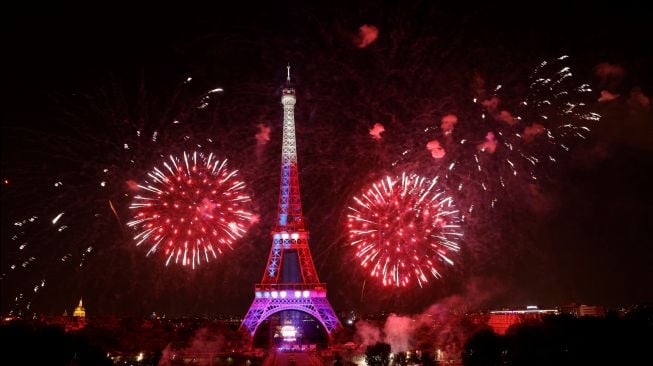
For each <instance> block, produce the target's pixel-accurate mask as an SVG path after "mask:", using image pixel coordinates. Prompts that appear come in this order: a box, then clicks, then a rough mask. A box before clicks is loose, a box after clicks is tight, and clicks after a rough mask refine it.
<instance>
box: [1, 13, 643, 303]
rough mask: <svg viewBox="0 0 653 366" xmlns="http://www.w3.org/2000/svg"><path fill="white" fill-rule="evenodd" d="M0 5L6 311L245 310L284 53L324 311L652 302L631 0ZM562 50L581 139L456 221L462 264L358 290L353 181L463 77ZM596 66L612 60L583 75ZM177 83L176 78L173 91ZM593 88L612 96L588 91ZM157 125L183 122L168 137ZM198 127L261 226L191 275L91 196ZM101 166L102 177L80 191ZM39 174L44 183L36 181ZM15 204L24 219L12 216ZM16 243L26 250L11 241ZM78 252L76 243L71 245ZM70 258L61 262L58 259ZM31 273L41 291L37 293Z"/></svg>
mask: <svg viewBox="0 0 653 366" xmlns="http://www.w3.org/2000/svg"><path fill="white" fill-rule="evenodd" d="M4 18H5V19H4V20H3V27H5V29H4V31H3V38H4V42H3V44H4V52H3V59H4V60H3V61H4V62H3V64H4V67H3V69H4V76H3V86H4V90H3V101H4V104H5V105H4V108H3V110H4V113H3V121H2V178H3V180H5V179H6V180H8V182H9V183H8V184H7V183H3V186H2V195H1V200H2V201H1V202H2V272H3V279H2V287H1V289H2V312H3V313H6V312H8V311H9V310H11V309H12V308H14V307H15V306H16V305H15V303H14V299H15V297H16V296H17V295H18V294H20V293H23V294H24V295H23V299H21V300H20V301H19V307H25V305H26V304H27V302H29V301H31V305H30V307H31V310H32V311H36V312H45V313H59V312H61V311H62V310H63V309H64V308H66V307H67V308H68V309H69V310H70V308H71V307H72V306H74V304H75V303H76V300H77V298H78V297H79V296H81V295H83V296H84V298H85V300H86V303H87V304H88V308H89V310H90V311H91V313H95V314H98V313H100V314H106V313H118V314H134V315H143V314H147V313H149V312H151V311H157V312H164V313H169V314H172V315H190V314H206V313H216V312H233V313H244V312H245V311H246V307H247V306H248V305H249V303H250V301H251V298H252V296H253V293H252V289H251V287H252V285H253V284H254V283H255V282H257V281H258V280H259V279H260V276H261V275H262V271H263V267H264V264H265V260H266V259H267V255H268V251H269V246H270V242H269V239H268V238H267V235H268V233H269V229H270V228H271V226H272V221H273V217H274V210H275V205H276V199H277V198H276V197H277V192H278V186H277V185H278V169H279V167H278V164H279V148H280V130H279V128H278V127H279V126H280V119H281V113H280V108H279V107H280V106H279V104H278V98H279V87H278V86H279V85H280V83H281V81H282V80H283V73H284V71H285V69H284V66H285V64H286V62H288V61H291V62H292V63H293V64H294V65H295V69H296V78H297V82H298V106H297V129H298V130H297V136H298V145H299V160H300V162H299V164H300V167H301V177H300V180H301V184H302V195H303V204H304V209H305V215H306V216H307V219H308V220H309V223H311V226H310V230H311V233H312V237H313V243H312V250H313V255H314V259H315V262H316V266H317V267H318V272H319V274H320V276H321V279H322V280H324V281H326V282H328V284H329V289H330V290H329V297H330V299H331V301H332V304H333V305H334V307H336V308H342V309H350V308H356V309H360V310H363V311H377V310H380V309H383V310H388V309H390V310H397V311H420V310H421V309H423V308H424V307H426V306H428V305H430V304H432V303H435V302H437V301H440V300H441V299H443V298H445V297H448V296H452V295H456V294H463V295H466V294H469V288H470V286H472V287H475V286H476V287H478V289H477V290H475V291H472V292H473V293H474V295H473V296H478V297H479V299H481V298H482V301H481V300H478V299H476V300H475V299H468V300H469V303H470V304H473V306H479V307H484V306H488V307H489V306H524V305H526V304H530V303H538V304H542V305H559V304H565V303H571V302H578V303H601V304H606V305H618V304H629V303H641V302H647V301H651V300H652V298H651V297H652V294H653V285H652V284H651V281H650V278H651V277H652V275H653V273H652V269H653V266H651V261H652V259H653V249H652V248H651V245H650V244H651V239H650V234H649V231H650V230H649V228H650V226H651V224H653V214H652V213H651V208H652V207H653V193H651V189H650V182H649V180H648V179H647V178H648V176H650V172H651V171H653V143H652V141H653V121H652V117H651V116H652V115H651V111H650V105H648V106H643V105H642V104H641V103H640V102H637V101H634V99H633V97H632V96H633V95H634V94H633V92H634V91H637V90H641V92H642V93H643V94H644V95H646V96H649V97H650V96H652V95H653V90H652V89H651V85H653V73H652V72H651V68H650V67H651V65H653V57H652V55H651V50H653V44H651V43H652V42H651V38H650V36H649V34H648V33H647V32H646V31H645V30H646V29H647V27H646V23H647V22H648V19H647V18H646V11H644V10H643V9H641V8H640V7H639V6H637V5H631V4H629V3H627V2H619V3H616V4H612V5H611V7H609V8H608V7H602V6H601V5H598V4H590V5H574V6H571V7H570V6H568V5H565V4H563V3H555V2H542V3H540V4H530V3H529V4H524V5H522V6H521V7H512V6H510V7H509V6H492V5H483V6H476V5H468V4H467V5H450V4H446V5H442V4H431V2H428V1H425V2H409V3H404V4H402V5H396V4H393V3H391V2H386V3H381V4H376V3H372V2H369V3H367V2H363V3H357V4H351V5H342V4H341V5H334V4H332V3H331V2H318V3H315V4H312V2H311V3H307V4H302V3H299V2H297V3H296V2H274V3H269V4H267V5H254V4H243V6H242V7H240V8H225V7H216V8H204V7H202V6H195V7H191V6H188V7H183V8H177V7H166V6H163V7H162V8H161V6H160V5H156V6H155V5H152V6H151V7H150V8H132V7H128V6H117V5H115V4H111V5H106V7H105V8H90V7H89V8H86V9H84V8H74V9H73V8H72V7H68V8H59V7H57V8H50V9H47V8H41V9H38V10H34V9H22V10H21V9H18V10H16V11H14V12H13V13H7V14H5V16H4ZM363 24H369V25H374V26H376V27H378V29H379V35H378V38H377V39H376V40H375V41H374V42H373V43H371V44H370V45H369V46H367V47H366V48H358V47H356V44H355V43H356V37H357V33H358V29H359V27H360V26H362V25H363ZM563 54H567V55H569V56H571V61H570V62H571V64H572V66H573V67H574V71H575V74H576V75H575V76H576V77H578V78H579V80H582V81H584V82H587V83H589V84H590V86H591V87H592V88H593V90H594V91H593V94H592V95H591V98H590V100H588V103H589V104H591V107H592V108H593V110H596V111H597V112H599V113H601V114H602V115H603V116H604V118H603V119H602V121H601V122H600V124H599V125H597V126H596V128H594V129H593V131H592V134H591V135H590V136H589V138H588V140H587V141H579V142H578V143H577V144H576V146H574V149H572V152H570V153H569V154H568V155H567V156H566V157H565V158H564V159H562V160H561V161H560V162H559V164H557V166H556V167H554V168H549V169H546V170H545V171H544V172H543V174H542V176H543V178H544V179H543V180H542V182H541V183H540V185H539V186H538V188H537V189H538V193H537V194H531V195H525V193H524V191H527V190H528V189H526V188H525V187H527V186H528V182H526V181H519V180H516V181H515V182H513V183H512V184H514V185H515V186H517V188H515V189H514V190H508V191H506V192H502V193H499V196H500V201H499V204H498V207H497V208H495V209H487V210H485V211H483V210H481V211H480V213H479V215H480V218H476V219H475V220H474V221H473V222H472V223H473V227H467V228H466V231H467V234H466V235H467V237H468V239H467V241H468V242H467V243H466V244H467V245H466V247H465V248H464V253H463V254H461V258H459V260H458V261H457V263H459V265H457V266H456V270H453V271H450V272H448V273H446V274H445V277H444V279H443V280H440V281H437V282H435V283H434V284H433V285H431V286H429V287H427V288H425V289H419V288H417V289H411V290H409V291H386V290H381V289H379V288H377V287H375V286H374V285H372V284H370V283H369V282H367V283H366V285H365V286H366V287H365V291H364V292H361V289H362V287H363V281H364V280H365V276H364V275H363V274H362V273H360V271H357V270H356V269H355V268H356V265H355V264H354V263H352V262H351V260H350V257H351V256H352V252H351V251H349V250H348V248H347V247H346V246H345V245H344V241H343V235H342V230H343V225H342V224H343V222H344V215H345V214H343V212H344V207H346V205H347V202H348V200H349V199H350V197H351V195H352V194H354V193H355V192H356V191H357V190H358V189H360V188H361V186H362V185H363V184H366V183H367V182H369V181H370V180H371V179H373V178H374V177H376V176H377V175H378V174H380V173H379V172H388V171H390V170H391V168H390V165H389V163H390V162H391V161H392V160H393V156H396V155H397V153H398V152H401V150H402V149H403V148H404V147H405V146H413V145H410V144H412V143H414V146H423V145H422V143H423V141H422V140H420V139H422V138H423V137H421V135H419V136H418V134H420V133H421V132H420V131H422V130H423V127H424V126H428V125H429V123H430V124H436V123H437V121H439V118H440V117H441V116H442V115H444V114H447V113H457V114H459V115H461V116H462V115H465V113H466V112H465V108H466V107H465V104H464V102H463V101H465V102H466V101H467V100H469V99H471V97H469V95H470V94H469V93H468V92H469V85H470V84H471V81H472V80H473V79H474V75H481V77H483V78H484V79H485V80H486V81H487V83H488V85H490V84H496V83H501V82H502V80H506V83H507V84H506V85H507V86H506V89H510V88H511V87H512V88H513V89H512V90H513V92H514V93H518V91H519V90H521V89H520V88H523V84H524V83H525V81H523V80H527V79H526V78H527V76H528V72H529V70H531V69H532V68H533V67H534V66H535V65H536V64H537V63H539V62H541V60H546V59H551V58H555V57H558V56H560V55H563ZM602 63H609V64H611V65H613V66H614V65H618V66H619V67H621V69H623V70H625V72H624V73H622V74H619V75H617V76H615V74H611V76H609V77H600V76H599V75H597V74H596V72H595V71H596V70H597V69H596V67H597V65H599V64H602ZM188 77H192V78H193V82H192V83H190V84H189V85H185V84H184V83H183V81H184V80H186V78H188ZM218 86H219V87H223V88H224V90H225V93H224V95H222V96H220V97H218V98H216V99H214V100H211V105H210V107H208V108H206V109H205V110H202V111H200V112H189V111H193V110H194V109H195V106H196V104H195V103H196V101H197V97H198V96H201V95H202V93H203V92H204V91H206V90H210V89H212V88H215V87H218ZM636 88H640V89H636ZM600 90H608V91H610V92H611V93H613V94H620V95H621V97H620V98H617V99H616V100H613V101H611V102H608V103H598V102H596V100H597V99H598V97H599V92H600ZM424 116H426V117H424ZM174 119H180V120H182V122H184V123H185V124H184V123H182V125H181V126H180V127H174V128H175V129H172V128H171V127H170V126H171V125H170V121H172V120H174ZM427 120H428V121H431V122H428V121H427ZM434 121H435V122H434ZM374 122H381V123H383V124H384V125H385V126H386V132H385V135H384V141H385V144H387V145H382V144H380V143H376V142H374V141H372V140H371V139H370V136H369V135H368V133H367V130H368V129H369V128H370V127H371V125H372V124H373V123H374ZM259 123H264V124H268V125H270V126H272V133H271V141H270V143H269V144H267V145H265V146H262V147H261V146H258V147H257V146H256V140H255V138H254V135H255V134H256V133H257V131H258V129H257V125H258V124H259ZM139 129H140V130H142V131H144V132H143V133H144V134H145V135H146V134H148V133H149V134H151V133H152V132H153V131H159V133H160V135H159V136H160V140H159V141H158V142H157V143H150V142H148V141H146V140H144V141H140V140H138V141H139V142H137V143H135V144H134V145H133V148H132V149H131V150H129V151H124V150H122V149H121V148H122V145H123V143H125V142H127V141H135V140H134V133H135V131H136V130H139ZM183 135H188V136H190V137H189V139H188V140H184V139H182V138H181V136H183ZM209 137H210V138H212V140H213V141H214V142H212V145H211V148H213V149H214V150H216V151H220V152H221V153H224V154H225V155H227V156H230V157H231V159H232V162H234V163H235V164H236V165H239V166H241V167H242V170H243V173H244V176H245V177H246V178H247V179H248V181H249V182H251V187H252V189H253V190H254V196H255V198H256V201H257V205H258V210H259V212H260V214H261V222H260V223H259V224H258V225H257V226H256V227H254V228H253V229H252V232H251V233H250V235H249V236H248V237H247V238H246V241H245V243H243V244H242V246H241V247H240V248H239V249H237V250H236V251H234V252H233V253H228V254H227V255H225V257H224V258H221V259H220V260H219V261H218V262H217V263H213V264H211V265H209V266H207V267H205V268H203V269H201V270H199V271H195V272H192V273H191V272H189V271H186V270H182V269H179V268H167V269H166V268H165V267H164V266H163V265H162V264H161V263H160V260H158V259H151V258H145V256H144V253H143V252H142V251H139V250H136V249H135V248H133V243H132V242H131V241H130V240H129V239H128V238H127V236H128V233H127V232H126V230H127V229H126V228H125V227H123V226H121V225H120V224H118V223H117V222H116V220H115V218H114V216H113V214H112V213H111V212H110V211H109V206H108V204H107V202H108V201H109V200H111V202H112V203H115V204H116V206H117V207H116V210H117V212H118V214H119V216H121V217H125V216H127V215H129V210H128V209H127V207H126V206H127V205H128V203H129V201H128V199H127V198H125V194H126V193H128V192H127V188H126V184H125V182H126V181H127V180H129V179H134V180H138V179H139V177H141V176H142V175H143V174H144V172H146V171H147V169H149V168H150V167H151V166H152V165H153V162H155V161H157V159H158V156H159V155H160V154H168V153H173V152H179V151H183V149H188V148H193V147H194V145H195V144H196V142H197V141H204V142H206V138H209ZM406 141H409V142H406ZM426 159H429V157H428V156H427V157H426ZM132 160H133V161H132ZM427 161H428V160H427ZM352 162H358V164H352ZM105 168H109V170H110V172H109V173H107V174H108V175H103V174H105V173H103V172H102V171H103V169H105ZM103 179H105V180H106V181H107V182H108V186H107V189H106V190H99V189H98V182H99V181H100V180H103ZM58 181H62V182H63V188H62V189H59V188H58V187H57V189H54V188H53V185H54V184H55V183H56V182H58ZM62 211H66V212H67V213H66V214H65V215H64V216H63V217H64V218H65V220H69V221H67V225H68V226H69V229H67V230H65V231H64V232H63V233H59V232H57V231H56V228H54V227H52V225H50V224H49V220H51V219H52V218H53V217H54V216H56V215H57V214H58V213H59V212H62ZM32 215H36V216H38V217H39V220H40V221H39V222H37V223H34V224H28V225H26V226H25V227H18V228H17V227H16V226H15V225H14V222H16V221H20V220H22V219H25V218H29V217H31V216H32ZM123 222H124V220H123ZM15 235H18V236H19V238H18V239H12V237H13V236H15ZM22 242H28V243H29V245H28V246H27V249H24V250H17V247H18V245H19V244H20V243H22ZM89 245H91V246H93V251H92V253H90V254H88V255H87V256H85V257H82V256H81V253H83V252H84V250H85V249H86V248H87V247H88V246H89ZM67 254H70V258H72V259H70V261H66V262H62V261H61V258H62V257H63V256H66V255H67ZM30 257H34V258H35V259H34V260H30V259H29V258H30ZM25 261H27V262H29V264H28V265H27V266H26V267H25V268H23V267H22V266H21V264H22V263H24V262H25ZM80 261H83V263H84V265H83V266H82V267H79V265H78V264H79V263H80ZM12 264H18V266H19V269H18V270H11V269H10V266H11V265H12ZM21 268H22V269H21ZM42 280H45V281H46V284H47V285H46V286H45V287H43V288H41V289H39V291H38V293H36V294H35V293H34V291H33V288H34V286H35V284H40V283H41V281H42ZM470 284H471V285H470ZM478 292H481V293H483V295H478ZM469 296H472V295H469ZM477 300H478V301H477Z"/></svg>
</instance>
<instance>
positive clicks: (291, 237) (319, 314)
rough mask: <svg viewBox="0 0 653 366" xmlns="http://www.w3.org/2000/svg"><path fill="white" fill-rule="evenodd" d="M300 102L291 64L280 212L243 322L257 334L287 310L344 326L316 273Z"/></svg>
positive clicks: (285, 92)
mask: <svg viewBox="0 0 653 366" xmlns="http://www.w3.org/2000/svg"><path fill="white" fill-rule="evenodd" d="M295 103H296V97H295V89H294V88H293V86H292V84H291V81H290V66H288V75H287V80H286V85H285V86H284V88H283V94H282V96H281V104H282V105H283V141H282V147H281V188H280V192H279V206H278V214H277V220H276V223H275V226H274V229H273V231H272V249H271V250H270V256H269V257H268V262H267V265H266V267H265V272H264V273H263V280H262V281H261V283H260V284H258V285H256V286H255V290H254V294H255V297H254V302H253V303H252V305H251V306H250V308H249V311H248V312H247V314H246V315H245V318H244V319H243V324H242V326H241V328H242V329H244V330H246V331H247V332H248V333H249V335H250V336H254V334H255V333H256V330H257V328H258V327H259V325H260V324H261V323H262V322H263V321H264V320H266V319H267V318H268V317H270V316H271V315H273V314H275V313H278V312H281V311H285V310H297V311H302V312H304V313H307V314H309V315H311V316H313V317H314V318H315V319H317V320H318V321H319V322H320V323H321V324H322V326H324V329H326V331H327V333H328V334H329V335H330V334H331V333H332V332H333V331H335V330H337V329H338V328H340V321H339V320H338V318H337V316H336V314H335V312H334V311H333V308H331V304H329V301H328V300H327V297H326V293H327V289H326V284H325V283H322V282H320V280H319V278H318V276H317V271H316V270H315V265H314V264H313V258H312V257H311V251H310V248H309V246H308V242H309V233H308V230H307V229H306V225H305V223H304V217H303V215H302V203H301V198H300V195H299V175H298V168H297V145H296V143H295V141H296V140H295ZM284 258H286V259H291V260H285V259H284ZM293 261H294V262H293ZM284 266H287V267H288V268H284ZM293 266H294V267H299V268H296V270H295V271H294V272H295V275H294V276H293V274H292V272H293V270H292V268H290V267H293ZM289 273H290V275H289Z"/></svg>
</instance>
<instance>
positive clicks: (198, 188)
mask: <svg viewBox="0 0 653 366" xmlns="http://www.w3.org/2000/svg"><path fill="white" fill-rule="evenodd" d="M137 187H138V188H137V190H136V194H135V195H134V199H133V202H132V204H131V205H130V206H129V208H130V209H132V210H133V211H134V216H133V219H132V220H131V221H129V222H128V223H127V226H129V227H132V228H133V229H134V230H135V232H136V235H135V236H134V238H133V239H134V241H135V242H136V245H137V246H141V245H144V244H145V245H147V246H149V250H148V251H147V255H148V256H149V255H151V254H155V253H158V252H160V253H163V256H164V258H165V261H166V265H168V264H170V263H171V262H174V263H179V264H182V265H184V266H186V265H190V266H191V267H192V268H193V269H195V266H196V265H199V264H201V263H202V262H203V261H204V262H209V261H210V259H211V258H216V257H217V255H218V254H221V253H222V248H223V247H225V246H226V247H229V248H232V249H233V247H232V245H233V244H234V242H235V241H237V240H238V239H240V238H242V237H243V235H245V233H246V232H247V230H248V228H249V226H250V224H251V223H252V219H253V214H252V213H251V212H250V211H249V210H250V207H249V206H250V203H251V198H250V197H249V196H248V195H247V194H246V193H245V191H246V186H245V183H244V182H243V181H241V180H239V177H238V171H237V170H229V169H228V168H227V161H226V160H219V159H216V158H215V157H214V155H213V154H209V155H204V154H202V153H198V152H193V153H192V154H188V153H186V152H184V154H183V157H181V158H180V157H175V156H172V155H171V156H170V157H169V159H167V160H166V161H163V162H162V164H161V166H159V167H155V168H154V169H153V170H152V171H151V172H149V173H148V179H147V180H146V181H145V182H144V183H142V184H138V186H137Z"/></svg>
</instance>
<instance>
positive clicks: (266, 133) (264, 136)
mask: <svg viewBox="0 0 653 366" xmlns="http://www.w3.org/2000/svg"><path fill="white" fill-rule="evenodd" d="M254 137H256V144H257V145H259V146H260V145H265V144H267V143H268V142H269V141H270V127H268V125H265V124H263V123H259V124H258V132H257V133H256V135H255V136H254Z"/></svg>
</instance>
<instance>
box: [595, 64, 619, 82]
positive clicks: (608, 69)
mask: <svg viewBox="0 0 653 366" xmlns="http://www.w3.org/2000/svg"><path fill="white" fill-rule="evenodd" d="M594 73H595V74H596V76H598V77H599V78H600V79H601V80H602V81H603V82H606V81H609V80H621V79H623V77H624V76H625V75H626V70H624V68H623V67H621V66H619V65H615V64H611V63H608V62H603V63H600V64H598V65H596V66H595V67H594Z"/></svg>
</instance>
